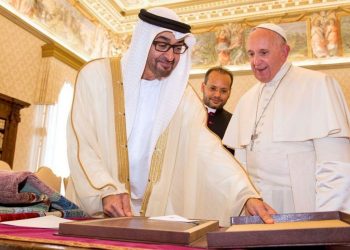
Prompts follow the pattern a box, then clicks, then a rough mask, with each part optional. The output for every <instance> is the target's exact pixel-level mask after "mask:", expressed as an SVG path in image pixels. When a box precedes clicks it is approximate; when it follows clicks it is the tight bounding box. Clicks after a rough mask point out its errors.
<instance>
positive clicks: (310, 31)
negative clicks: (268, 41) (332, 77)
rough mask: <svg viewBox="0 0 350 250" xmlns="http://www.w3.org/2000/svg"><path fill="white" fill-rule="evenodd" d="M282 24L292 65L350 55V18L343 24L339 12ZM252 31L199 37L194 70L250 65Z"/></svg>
mask: <svg viewBox="0 0 350 250" xmlns="http://www.w3.org/2000/svg"><path fill="white" fill-rule="evenodd" d="M278 24H279V25H280V26H281V27H282V28H283V29H285V30H286V33H287V39H288V44H289V45H290V47H291V52H290V55H289V60H290V61H303V60H308V59H323V58H335V57H339V56H349V55H350V43H349V41H350V16H344V17H342V18H341V19H340V21H339V18H338V17H337V15H336V13H335V11H320V12H317V13H313V14H312V15H311V16H310V17H309V18H305V19H303V20H300V21H295V22H288V23H283V22H281V23H278ZM250 29H251V28H250V26H248V25H245V24H240V23H229V24H225V25H222V26H219V27H216V29H215V30H214V31H209V32H205V33H199V34H195V36H196V38H197V45H196V47H195V50H194V53H193V66H194V67H195V68H208V67H211V66H214V65H222V66H225V65H242V64H247V63H248V60H247V56H246V52H245V51H246V48H245V43H246V40H247V37H248V34H249V32H250ZM340 34H341V39H340ZM341 48H342V49H341Z"/></svg>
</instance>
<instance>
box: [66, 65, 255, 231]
mask: <svg viewBox="0 0 350 250" xmlns="http://www.w3.org/2000/svg"><path fill="white" fill-rule="evenodd" d="M97 83H98V84H97ZM112 86H113V85H112V77H111V71H110V63H109V59H101V60H95V61H92V62H90V63H88V64H87V65H86V66H85V67H84V68H83V69H82V71H81V72H80V73H79V76H78V79H77V83H76V86H75V93H74V101H73V106H72V112H71V120H70V123H69V126H68V133H67V140H68V152H69V154H68V158H69V165H70V170H71V181H70V182H69V185H68V187H67V192H66V194H67V197H69V199H70V200H72V201H73V202H76V203H77V204H78V205H79V206H81V208H82V209H84V211H86V212H87V213H88V214H89V215H91V216H95V215H100V214H103V206H102V199H103V198H104V197H106V196H108V195H113V194H120V193H127V192H128V190H127V188H126V186H125V184H124V183H121V181H120V180H119V177H118V160H119V159H118V156H117V146H116V129H115V121H114V119H115V112H114V102H115V100H114V96H113V87H112ZM124 87H126V86H124ZM162 87H163V83H162ZM161 91H162V90H161ZM130 92H131V91H130ZM169 92H170V90H169ZM135 94H138V93H135ZM145 96H146V95H145ZM159 97H160V99H159V101H158V102H160V100H161V98H164V97H163V96H161V95H160V96H159ZM135 100H137V101H139V99H138V98H135ZM146 102H147V101H146ZM136 103H138V102H136ZM140 105H141V104H140ZM138 106H139V105H138ZM159 106H160V105H158V111H157V112H159V110H160V109H161V108H162V107H159ZM140 108H142V107H140ZM134 109H135V110H137V107H133V109H127V108H126V118H127V117H128V115H129V114H128V110H134ZM129 112H131V111H129ZM140 112H141V111H140ZM157 112H156V113H157ZM140 115H143V114H140ZM140 115H135V119H137V117H140ZM156 116H157V114H156ZM141 119H142V118H141ZM145 119H146V118H145ZM206 119H207V114H206V111H205V109H204V107H203V104H202V102H201V100H200V99H199V98H198V96H197V95H196V93H195V91H194V90H193V89H192V88H191V87H189V86H188V87H186V89H185V90H184V92H183V93H182V96H181V99H180V103H179V104H178V105H177V106H176V109H175V112H174V114H173V115H172V116H171V120H170V122H169V123H168V126H167V127H168V129H167V131H168V134H167V140H166V145H165V152H164V158H163V161H162V167H161V172H160V173H159V174H160V176H159V180H158V181H157V182H156V183H154V186H153V189H152V192H151V194H150V197H149V201H148V206H147V209H146V213H145V215H146V216H160V215H169V214H178V215H181V216H184V217H188V218H200V219H215V220H219V221H220V225H222V226H228V225H230V217H231V216H237V215H239V214H240V213H241V211H242V208H243V206H244V204H245V202H246V201H247V199H248V198H260V196H259V195H258V194H257V192H256V190H255V189H254V188H253V187H252V186H251V184H250V180H249V179H248V177H247V175H246V174H245V172H244V170H243V169H242V168H241V166H240V165H239V164H238V163H237V162H236V161H235V159H234V158H233V157H232V155H231V154H230V153H229V152H228V151H227V150H225V149H224V148H223V147H222V144H221V141H220V140H219V138H218V137H217V136H215V135H214V134H213V133H212V132H210V131H209V129H208V128H207V127H206ZM133 126H134V124H133V125H130V127H131V128H133ZM135 126H136V125H135ZM132 130H133V129H131V131H130V135H131V134H132V133H133V131H132ZM136 130H138V129H136ZM140 130H142V131H144V129H140ZM153 130H154V129H153ZM152 133H153V132H152ZM152 136H153V134H151V138H152ZM146 137H147V138H148V137H149V136H146ZM158 137H159V136H158ZM141 138H142V139H143V138H144V137H143V136H142V137H140V139H141ZM156 139H157V138H156ZM129 140H130V138H129ZM135 145H141V144H140V143H136V144H134V146H132V147H135ZM145 147H146V148H148V146H147V145H145ZM149 147H150V149H147V150H150V151H151V152H150V153H149V155H147V156H146V158H147V159H150V158H151V155H152V153H153V152H152V147H153V146H152V145H151V146H149ZM145 150H146V149H145ZM128 153H129V158H130V159H131V161H134V160H133V159H137V156H135V155H134V154H136V153H137V152H136V151H134V150H131V149H130V148H129V151H128ZM135 162H137V160H135ZM131 164H133V163H131ZM136 167H137V166H136ZM141 167H142V166H141ZM144 167H145V165H144V164H143V167H142V168H144ZM148 167H149V166H147V168H148ZM145 172H146V173H147V174H148V172H149V171H145ZM131 174H132V173H131ZM131 174H130V178H134V177H132V176H131ZM135 178H137V177H135ZM143 178H144V175H141V179H143ZM132 182H133V181H132ZM137 182H138V181H135V183H137ZM135 190H137V189H135ZM142 190H143V188H141V189H140V190H139V193H140V194H141V193H142Z"/></svg>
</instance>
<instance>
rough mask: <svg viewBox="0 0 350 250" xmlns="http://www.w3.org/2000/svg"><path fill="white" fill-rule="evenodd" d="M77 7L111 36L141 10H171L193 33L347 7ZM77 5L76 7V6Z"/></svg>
mask: <svg viewBox="0 0 350 250" xmlns="http://www.w3.org/2000/svg"><path fill="white" fill-rule="evenodd" d="M71 1H74V2H77V3H79V9H80V10H81V11H83V12H85V13H90V15H92V16H96V17H97V19H98V20H99V21H100V22H101V23H102V24H103V25H105V26H106V27H107V29H109V30H111V31H112V32H114V33H130V32H132V30H133V28H134V25H135V22H136V21H137V14H138V12H139V9H140V8H150V7H156V6H166V7H169V8H171V9H173V10H174V11H175V12H176V13H177V14H178V15H179V16H180V19H181V20H182V21H183V22H186V23H188V24H190V25H192V26H193V27H194V28H195V29H196V28H200V27H203V26H207V25H208V24H210V25H215V24H223V23H225V22H235V21H246V20H249V21H250V20H258V19H266V18H268V17H271V16H286V15H290V14H293V15H295V14H299V15H303V14H304V13H305V12H312V11H320V10H323V9H328V10H329V9H332V8H334V9H336V8H345V7H350V2H349V1H348V0H322V1H320V0H295V1H290V0H279V1H276V0H269V1H261V0H259V1H253V0H246V1H243V0H221V1H204V0H195V1H194V0H193V1H152V3H149V1H139V3H138V4H137V3H135V4H132V3H128V4H129V5H127V3H126V2H128V1H117V0H108V1H106V0H71ZM77 3H76V4H77ZM147 3H148V4H147Z"/></svg>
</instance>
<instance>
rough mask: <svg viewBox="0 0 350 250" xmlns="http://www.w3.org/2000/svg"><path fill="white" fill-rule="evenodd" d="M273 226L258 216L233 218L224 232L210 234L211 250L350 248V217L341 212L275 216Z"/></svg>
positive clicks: (208, 237) (209, 243) (208, 238)
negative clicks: (345, 246)
mask: <svg viewBox="0 0 350 250" xmlns="http://www.w3.org/2000/svg"><path fill="white" fill-rule="evenodd" d="M272 217H273V219H274V221H275V223H274V224H264V223H263V222H262V220H261V218H260V217H258V216H244V217H232V218H231V224H232V225H231V226H230V227H229V228H227V229H226V230H225V231H223V232H209V233H208V234H207V241H208V247H209V248H249V247H286V246H311V245H312V246H320V245H344V244H350V215H349V214H346V213H343V212H339V211H332V212H314V213H291V214H276V215H273V216H272Z"/></svg>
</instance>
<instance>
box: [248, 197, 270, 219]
mask: <svg viewBox="0 0 350 250" xmlns="http://www.w3.org/2000/svg"><path fill="white" fill-rule="evenodd" d="M244 209H245V212H246V214H247V215H259V216H260V218H261V219H262V220H263V221H264V223H266V224H273V223H274V221H273V219H272V217H271V216H270V215H272V214H276V213H277V212H276V211H275V210H274V209H273V208H272V207H270V206H269V205H268V204H266V203H265V202H263V201H262V200H259V199H254V198H251V199H248V200H247V202H246V203H245V206H244Z"/></svg>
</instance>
